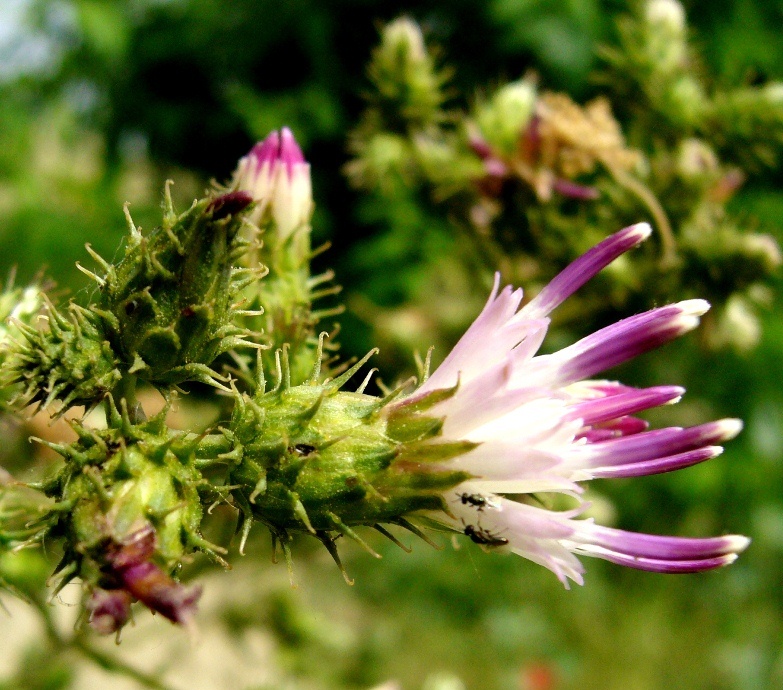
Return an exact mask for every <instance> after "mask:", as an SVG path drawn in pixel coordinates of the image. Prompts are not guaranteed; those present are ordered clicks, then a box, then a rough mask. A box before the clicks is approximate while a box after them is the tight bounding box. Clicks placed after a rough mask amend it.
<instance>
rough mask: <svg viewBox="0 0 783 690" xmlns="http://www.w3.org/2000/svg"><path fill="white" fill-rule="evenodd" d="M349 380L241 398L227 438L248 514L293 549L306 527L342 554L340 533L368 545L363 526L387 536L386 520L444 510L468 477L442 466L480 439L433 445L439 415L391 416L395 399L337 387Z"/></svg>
mask: <svg viewBox="0 0 783 690" xmlns="http://www.w3.org/2000/svg"><path fill="white" fill-rule="evenodd" d="M354 371H355V369H354V370H351V371H349V372H348V374H349V375H350V374H352V373H354ZM346 380H347V377H346V375H345V374H344V375H343V376H341V377H339V378H338V379H335V380H334V381H332V382H331V383H327V384H324V385H316V384H314V383H308V384H304V385H300V386H294V387H291V388H278V389H276V390H274V391H271V392H268V393H260V394H257V395H256V396H254V397H248V396H239V395H238V396H237V399H236V406H235V409H234V416H233V419H232V422H231V426H230V430H229V432H228V435H227V438H229V439H230V440H231V443H232V444H233V446H234V448H233V454H234V455H236V456H237V457H240V458H241V461H240V462H239V463H238V465H237V466H236V468H235V469H234V470H233V471H232V473H231V476H230V478H229V483H230V484H232V485H235V486H237V488H236V489H235V490H234V496H235V499H236V501H237V505H238V506H239V507H240V509H241V510H242V512H243V514H244V517H245V520H250V519H256V520H259V521H261V522H263V523H264V524H265V525H267V526H268V527H269V529H270V531H271V532H272V535H273V537H274V538H275V539H276V540H279V541H280V542H281V543H282V545H283V548H284V550H286V551H287V549H288V546H287V543H288V541H289V539H290V533H291V532H309V533H311V534H312V535H314V536H315V537H317V538H318V539H319V540H320V541H321V542H322V543H323V544H324V545H325V546H326V547H327V549H328V550H329V552H330V553H331V554H332V555H333V556H335V557H336V551H335V548H334V544H333V541H334V537H335V535H339V534H342V535H345V536H347V537H350V538H352V539H355V540H356V541H358V542H359V543H361V544H362V545H364V542H363V541H362V540H361V538H360V537H359V536H358V535H357V534H356V532H355V531H354V528H355V527H357V526H360V525H367V526H373V527H375V528H376V529H379V531H381V532H382V533H385V530H384V529H383V527H382V526H381V523H395V524H400V525H403V526H406V525H407V523H406V521H405V517H406V516H407V515H409V514H410V513H411V512H413V511H418V510H435V511H439V510H442V509H447V508H446V507H445V505H444V503H443V491H444V490H446V489H448V488H450V487H453V486H455V485H457V484H458V483H459V482H461V481H464V479H465V478H466V477H467V475H466V474H465V473H464V472H462V471H459V470H452V469H444V468H443V467H440V466H438V464H437V463H439V462H443V461H444V460H447V459H449V458H452V457H454V456H456V455H460V454H462V453H465V452H467V451H468V450H470V449H471V448H473V447H474V444H472V443H463V442H458V443H434V442H430V443H428V442H427V441H432V440H433V439H434V437H435V436H437V435H438V433H439V431H440V426H441V420H439V419H438V418H435V417H427V416H424V415H420V414H418V413H414V412H413V411H410V410H408V409H406V410H403V411H400V412H398V413H391V414H386V413H385V412H384V406H385V404H386V402H388V401H385V400H381V399H379V398H375V397H373V396H369V395H364V394H362V393H347V392H340V391H339V387H340V385H342V383H344V382H345V381H346ZM417 409H418V408H417ZM247 524H248V525H249V523H247ZM338 563H339V561H338Z"/></svg>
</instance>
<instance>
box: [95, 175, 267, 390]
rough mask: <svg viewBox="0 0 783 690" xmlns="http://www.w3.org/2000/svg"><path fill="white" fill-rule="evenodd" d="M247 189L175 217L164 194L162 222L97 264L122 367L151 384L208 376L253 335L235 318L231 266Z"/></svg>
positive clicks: (107, 324) (101, 310) (103, 309)
mask: <svg viewBox="0 0 783 690" xmlns="http://www.w3.org/2000/svg"><path fill="white" fill-rule="evenodd" d="M252 201H253V200H252V198H251V196H250V195H249V194H248V193H247V192H243V191H233V192H229V193H227V194H220V195H210V196H208V197H206V198H204V199H201V200H199V201H196V202H194V204H193V206H192V207H191V208H190V209H188V210H187V211H185V213H182V214H180V215H177V214H176V213H175V212H174V209H173V207H172V205H171V199H170V197H169V195H168V190H167V194H166V213H165V217H164V220H163V225H162V226H161V227H159V228H156V229H155V230H154V231H152V232H151V233H149V235H142V234H141V232H140V231H139V230H138V229H137V228H136V227H135V226H134V225H133V222H132V221H131V220H130V216H128V222H129V225H130V237H129V238H128V243H127V246H126V249H125V255H124V256H123V257H122V259H121V260H120V261H119V262H118V263H117V264H116V265H113V266H112V265H109V264H107V263H106V262H103V261H102V260H101V259H100V257H97V255H94V256H96V257H97V260H99V261H101V262H102V265H103V267H104V269H105V271H106V273H105V276H104V277H103V278H100V277H98V276H93V277H94V278H95V280H96V281H97V282H98V283H99V285H100V286H101V296H100V301H99V303H98V305H97V306H96V307H94V308H93V309H92V311H93V312H94V313H96V314H98V315H99V316H100V317H101V318H102V319H103V328H104V331H105V332H106V334H107V338H108V339H109V341H110V342H111V345H112V347H113V349H114V350H115V352H116V353H117V354H118V356H119V358H120V359H121V360H122V361H123V363H124V366H125V367H126V368H127V370H128V371H129V372H130V373H132V374H136V375H137V376H139V377H140V378H142V379H144V380H147V381H150V382H152V383H155V384H176V383H180V382H182V381H187V380H200V381H202V382H204V383H211V382H213V381H214V374H213V372H212V371H211V370H210V369H209V365H210V364H211V363H212V362H213V361H214V359H215V358H216V357H217V356H218V355H220V354H222V353H223V352H226V351H227V350H230V349H232V348H234V347H237V346H241V345H246V344H250V343H248V342H247V341H245V340H244V339H243V338H244V337H245V336H251V334H250V333H249V332H248V331H247V330H246V329H243V328H239V327H237V326H236V325H235V324H234V322H233V314H234V312H233V310H234V307H233V306H232V305H233V304H234V302H235V301H236V299H237V296H238V293H239V291H240V290H241V287H242V286H241V284H240V281H239V276H238V275H237V274H236V272H235V271H234V268H233V266H232V264H233V261H234V260H235V258H236V255H237V252H239V251H241V246H240V244H241V243H240V240H239V237H238V234H239V229H240V227H241V226H242V222H243V216H244V214H245V209H246V208H248V207H249V206H250V204H251V203H252Z"/></svg>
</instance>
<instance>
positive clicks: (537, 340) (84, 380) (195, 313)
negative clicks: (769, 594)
mask: <svg viewBox="0 0 783 690" xmlns="http://www.w3.org/2000/svg"><path fill="white" fill-rule="evenodd" d="M514 107H516V106H514ZM312 205H313V202H312V196H311V189H310V179H309V165H308V164H307V163H306V162H305V160H304V157H303V156H302V154H301V151H300V150H299V148H298V146H297V144H296V142H295V140H294V139H293V135H292V134H291V132H290V131H288V130H283V131H282V132H281V133H277V132H274V133H272V134H271V135H270V136H269V137H268V138H267V139H266V140H265V141H263V142H261V143H260V144H259V145H257V146H256V147H255V148H254V149H253V150H252V151H251V152H250V153H249V154H248V155H247V156H246V157H245V158H243V159H242V160H241V161H240V163H239V167H238V170H237V172H236V174H235V176H234V178H233V180H232V181H230V182H229V183H228V184H227V185H226V186H225V187H219V188H217V187H216V188H214V189H212V190H209V191H207V192H206V194H205V195H204V197H203V198H201V199H198V200H196V201H194V203H193V204H192V206H191V207H190V208H189V209H187V210H186V211H184V212H181V213H178V212H177V211H176V210H175V209H174V207H173V204H172V201H171V196H170V194H169V192H168V186H167V188H166V192H165V194H164V203H163V219H162V223H161V225H160V227H158V228H156V229H155V230H153V231H152V232H149V233H146V232H143V231H142V230H141V229H139V228H137V227H136V225H135V224H134V223H133V221H132V219H131V217H130V214H129V213H128V210H127V208H126V215H127V217H128V236H127V238H126V240H125V244H124V250H123V252H121V253H120V254H119V258H118V259H117V260H116V261H114V262H108V261H106V260H104V259H103V258H101V257H100V256H98V255H97V254H95V253H94V252H91V254H92V255H93V258H94V260H95V263H96V264H97V267H96V268H95V269H94V271H93V270H88V269H84V271H85V273H87V274H88V275H89V276H90V278H92V280H93V281H94V282H95V283H96V287H95V290H94V291H93V293H92V295H91V297H90V299H89V300H88V301H87V302H86V303H85V304H76V303H74V302H71V303H68V304H66V305H62V304H54V303H53V302H52V298H51V297H50V296H47V295H46V294H45V293H44V292H43V291H42V290H41V289H40V288H30V289H28V290H25V291H20V290H13V289H11V290H10V291H9V292H7V293H6V295H5V297H4V300H5V301H4V302H3V304H5V303H6V302H7V303H8V307H7V308H6V313H7V314H10V316H9V318H8V320H7V324H6V331H5V332H4V336H3V337H4V340H3V351H2V365H1V366H2V368H1V373H2V377H3V380H4V382H5V384H6V385H7V386H9V387H10V388H11V390H13V391H14V392H15V396H14V397H13V399H11V400H10V401H9V402H8V405H9V407H10V408H11V409H13V410H15V413H16V414H19V415H25V414H28V413H29V412H30V411H32V410H31V408H33V407H34V408H39V409H41V410H43V412H45V413H48V414H50V415H51V416H53V417H59V416H62V415H64V414H65V413H66V412H68V411H71V410H73V409H74V408H84V410H85V411H86V412H90V414H89V415H87V414H85V415H83V416H82V417H81V418H78V414H77V417H76V418H74V417H73V416H71V417H70V421H69V423H70V424H71V427H72V429H73V431H74V432H75V434H76V440H74V441H72V442H70V443H66V442H54V441H48V440H41V439H38V442H39V443H43V444H45V445H47V446H49V447H50V448H51V449H53V450H54V451H56V452H57V453H58V454H59V456H60V457H61V462H60V463H59V464H57V465H55V466H52V467H50V468H48V469H47V472H46V476H44V477H43V478H42V479H41V480H40V481H37V482H26V483H25V482H22V481H21V480H17V479H14V478H13V477H11V475H9V474H7V473H5V474H3V476H2V486H1V487H0V493H1V496H2V508H3V510H2V511H0V538H1V541H2V546H3V549H4V550H5V551H6V552H7V553H8V555H9V557H13V555H14V554H17V555H19V552H22V551H24V550H25V549H28V548H30V547H33V546H36V545H40V544H43V543H46V545H47V549H48V550H49V551H51V550H52V549H53V548H54V549H55V551H58V552H59V562H57V563H56V564H55V563H52V577H51V578H50V585H51V593H52V595H55V594H56V593H57V592H59V591H60V590H62V588H63V587H64V586H65V585H66V584H68V583H70V582H74V581H78V582H80V583H81V588H82V591H83V598H82V608H83V616H82V623H81V625H85V624H88V625H89V626H90V627H91V628H93V629H94V630H95V631H97V632H98V633H102V634H111V633H119V631H120V630H121V629H122V628H123V626H125V625H126V624H127V623H128V621H129V620H130V619H131V617H132V608H133V606H134V603H136V602H138V604H139V605H140V606H143V607H146V608H147V609H149V610H150V611H152V612H155V613H157V614H159V615H161V616H163V617H164V618H167V619H169V620H170V621H172V622H173V623H175V624H179V625H182V626H192V625H193V624H194V623H195V621H196V620H197V604H198V600H199V596H200V594H201V586H200V585H199V584H186V583H183V582H180V581H179V579H178V573H179V572H180V567H181V566H182V565H183V564H184V563H187V562H189V561H191V560H192V559H193V558H194V557H196V555H197V554H202V557H204V558H207V559H209V560H211V561H212V562H214V563H216V564H218V565H221V566H228V564H229V559H230V558H233V556H231V555H229V551H228V550H227V547H228V546H229V545H228V544H225V543H220V544H215V543H211V542H210V541H209V540H208V539H207V538H205V536H204V534H203V530H204V520H205V516H206V514H207V513H208V512H209V509H210V508H211V507H213V506H215V505H223V506H225V507H226V508H227V510H229V511H231V512H232V513H233V515H234V516H235V518H236V521H237V532H238V533H239V535H240V536H239V538H238V541H239V551H240V553H242V552H244V550H245V547H246V540H247V537H248V534H249V532H250V530H251V529H252V528H253V526H254V525H255V524H257V523H260V524H261V525H263V526H264V527H265V528H266V529H268V531H269V533H270V534H271V537H272V541H273V543H274V544H275V546H276V547H277V546H279V547H280V549H281V550H282V552H283V554H284V555H285V558H286V560H287V561H288V566H289V568H293V565H292V563H293V555H292V540H293V537H294V535H297V534H303V535H311V536H312V537H314V538H315V539H317V540H319V541H320V542H321V543H322V544H323V546H324V547H325V548H326V550H327V551H328V552H329V553H330V554H331V556H332V557H333V558H334V560H335V562H336V563H337V564H338V566H339V567H340V569H341V571H342V572H343V575H344V576H345V578H346V580H348V581H349V582H350V578H349V577H348V575H347V573H346V571H345V569H344V568H343V566H342V564H341V561H340V556H339V554H338V549H337V543H338V541H337V540H338V537H346V538H348V539H351V540H353V541H355V542H357V543H358V544H360V545H361V546H362V547H363V548H365V549H366V550H367V551H369V552H370V553H371V554H373V555H375V556H378V554H377V553H376V551H375V549H374V548H373V546H372V539H371V537H370V536H368V534H369V530H368V529H367V528H372V529H374V530H375V531H376V532H377V533H379V534H380V535H382V536H384V537H386V538H388V539H390V540H391V541H393V542H394V543H395V544H398V545H399V546H402V547H403V548H406V549H407V547H406V546H404V545H403V544H402V542H401V541H400V540H399V536H398V535H399V530H407V531H409V532H412V533H413V534H415V535H417V536H419V537H421V538H422V539H424V540H425V541H428V542H432V541H433V537H434V538H436V539H437V533H438V532H445V533H446V534H451V535H454V536H456V537H463V538H466V539H470V540H472V541H473V542H475V543H477V544H480V545H481V546H482V547H483V548H485V549H486V550H488V551H497V552H505V551H511V552H514V553H517V554H520V555H522V556H524V557H526V558H528V559H530V560H532V561H535V562H537V563H539V564H541V565H544V566H545V567H547V568H549V569H550V570H552V571H553V572H554V573H555V574H556V575H557V577H558V578H559V579H560V580H561V581H562V582H563V584H565V585H566V586H567V585H568V582H569V580H573V581H576V582H578V583H580V584H581V583H582V581H583V567H582V565H581V563H580V561H579V560H578V559H577V558H576V556H577V555H586V556H594V557H598V558H603V559H606V560H609V561H613V562H615V563H619V564H622V565H627V566H630V567H632V568H639V569H643V570H650V571H656V572H675V573H680V572H694V571H701V570H707V569H712V568H716V567H719V566H723V565H726V564H728V563H731V562H732V561H733V560H734V559H735V558H736V557H737V555H738V554H739V553H740V552H741V551H742V550H743V549H744V548H745V547H746V546H747V544H748V540H747V539H746V538H745V537H741V536H734V535H729V536H718V537H710V538H683V537H667V536H653V535H645V534H634V533H630V532H626V531H622V530H617V529H614V528H610V527H603V526H599V525H597V524H595V522H594V521H593V520H592V519H591V518H586V517H582V516H583V514H584V513H585V511H586V510H587V508H588V504H587V502H585V501H583V500H582V498H581V495H582V483H583V482H585V481H588V480H590V479H593V478H599V477H634V476H641V475H648V474H655V473H661V472H669V471H672V470H676V469H680V468H683V467H687V466H690V465H693V464H696V463H699V462H702V461H705V460H708V459H711V458H714V457H715V456H717V455H718V454H719V453H720V450H721V449H720V446H719V445H717V444H719V443H721V442H723V441H726V440H728V439H730V438H732V437H733V436H734V435H735V434H736V433H737V432H738V431H739V430H740V428H741V424H740V422H738V421H737V420H731V419H728V420H721V421H717V422H711V423H707V424H702V425H700V426H696V427H691V428H685V429H684V428H679V427H672V428H665V429H658V430H655V431H647V430H646V428H647V424H646V422H644V421H642V420H641V419H639V418H637V417H636V416H634V415H636V414H637V413H638V412H640V411H643V410H646V409H649V408H652V407H656V406H660V405H666V404H670V403H673V402H676V401H677V400H679V398H680V397H681V396H682V394H683V392H684V391H683V389H681V388H679V387H677V386H658V387H653V388H647V389H637V388H632V387H628V386H625V385H622V384H620V383H617V382H613V381H606V380H594V379H593V378H592V377H594V376H595V375H597V374H600V373H601V372H602V371H604V370H606V369H609V368H611V367H613V366H615V365H617V364H620V363H621V362H624V361H626V360H628V359H631V358H633V357H636V356H637V355H640V354H642V353H644V352H646V351H648V350H650V349H653V348H656V347H658V346H660V345H663V344H664V343H666V342H668V341H669V340H672V339H673V338H676V337H678V336H680V335H682V334H684V333H685V332H687V331H689V330H691V329H693V328H694V327H695V326H696V325H697V324H698V321H699V317H700V316H701V315H702V314H704V313H705V312H706V310H707V309H708V304H707V303H706V302H705V301H703V300H699V299H691V300H686V301H684V302H679V303H676V304H672V305H670V306H665V307H659V308H656V309H653V310H651V311H648V312H644V313H640V314H637V315H635V316H631V317H629V318H626V319H624V320H621V321H619V322H618V323H616V324H614V325H611V326H608V327H606V328H604V329H602V330H599V331H597V332H596V333H594V334H592V335H589V336H587V337H586V338H584V339H582V340H580V341H579V342H577V343H575V344H573V345H571V346H569V347H567V348H565V349H563V350H561V351H559V352H556V353H554V354H549V355H536V352H537V350H538V348H539V346H540V345H541V343H542V341H543V339H544V336H545V335H546V332H547V328H548V325H549V321H550V314H551V313H552V312H553V310H555V309H556V308H557V307H558V306H559V305H560V304H561V303H563V302H564V301H565V300H566V299H567V298H569V297H570V296H571V295H572V294H573V293H575V292H576V291H577V290H578V289H579V288H581V287H582V286H583V285H584V284H585V283H587V282H588V281H589V280H590V279H591V278H593V277H594V276H595V275H596V274H597V273H598V272H599V271H601V270H602V269H603V268H605V267H606V266H608V265H609V264H611V263H612V262H613V261H615V260H616V259H618V258H619V257H620V256H621V255H623V254H626V253H627V252H630V251H631V250H632V249H634V248H635V247H636V246H637V245H639V244H640V243H641V242H642V241H643V240H644V239H646V238H647V237H648V236H649V235H650V233H651V228H650V227H649V226H648V225H646V224H644V223H642V224H637V225H633V226H630V227H628V228H626V229H624V230H621V231H620V232H618V233H616V234H614V235H611V236H609V237H608V238H606V239H604V240H603V241H602V242H600V243H599V244H597V245H596V246H595V247H594V248H592V249H590V250H589V251H588V252H587V253H586V254H584V256H582V257H581V258H579V259H577V260H576V261H575V262H574V263H572V264H571V265H570V266H568V267H567V268H566V269H565V270H564V271H563V272H561V273H560V274H559V275H558V276H556V277H555V278H554V279H553V280H552V281H551V282H550V283H549V285H548V286H547V287H545V288H544V289H542V290H541V291H540V292H538V294H537V295H536V296H535V297H533V299H531V300H528V301H527V302H526V303H525V304H524V305H523V304H522V302H523V295H522V292H521V290H514V289H513V288H511V287H510V286H508V287H504V288H502V289H501V288H500V278H499V277H496V281H495V287H494V289H493V291H492V293H491V295H490V297H489V299H488V301H487V303H486V306H485V307H484V309H483V311H482V312H481V313H480V314H479V316H478V317H477V318H476V320H475V321H474V323H473V324H472V325H471V326H470V327H469V328H468V329H467V331H466V333H465V334H464V336H463V337H462V339H461V340H460V341H459V343H458V344H457V345H456V346H455V347H454V349H453V350H452V351H451V353H450V354H448V355H447V356H446V358H445V359H444V360H443V362H442V363H441V364H440V365H439V366H438V367H436V368H434V370H433V371H432V372H431V373H430V358H429V357H428V358H427V360H426V361H425V362H422V363H421V371H420V376H419V377H418V379H414V380H408V381H404V382H402V383H401V384H400V385H398V386H396V387H395V388H393V389H386V390H384V392H383V393H382V394H380V395H376V394H373V393H370V392H368V389H369V387H370V385H371V379H372V376H373V371H370V372H369V373H367V374H366V375H365V376H364V378H363V380H362V382H361V383H360V384H359V385H358V386H356V385H354V384H352V381H354V377H355V376H356V375H358V374H360V373H361V372H362V370H363V369H364V367H365V364H366V363H367V361H368V360H369V359H370V358H371V357H372V356H373V355H374V354H375V351H374V350H373V351H371V352H370V353H368V354H367V355H366V356H365V357H363V358H362V359H360V360H359V361H356V362H351V361H342V362H341V361H340V359H339V355H337V356H336V355H335V349H336V346H335V345H334V344H333V343H331V344H330V347H331V350H329V349H328V348H327V343H328V342H329V336H328V334H327V333H326V332H325V331H324V332H321V333H320V334H318V333H317V326H318V323H319V321H320V320H321V319H322V318H323V315H324V313H328V312H325V311H324V309H323V308H319V307H318V305H317V301H318V299H319V297H321V296H323V293H324V288H318V285H319V284H323V283H326V282H328V281H329V280H330V279H331V274H326V275H325V276H316V277H313V276H311V275H310V266H309V262H310V258H311V256H312V251H311V249H310V242H309V219H310V214H311V211H312ZM326 292H327V293H330V294H331V293H332V292H333V289H332V288H326ZM39 310H40V314H39V315H38V317H37V318H31V316H33V315H34V314H36V313H38V312H39ZM142 386H146V387H154V388H155V389H157V390H158V391H159V392H160V393H161V394H162V395H163V396H164V398H165V399H166V401H167V404H166V405H165V406H164V408H163V410H162V411H161V412H159V413H157V414H154V415H149V416H148V412H147V411H146V410H145V409H144V405H143V404H142V402H140V399H141V398H140V396H139V395H138V392H139V389H140V388H141V387H142ZM179 391H184V392H191V393H192V394H194V395H195V394H199V395H201V396H202V397H205V398H206V399H207V400H209V401H211V402H212V404H213V406H214V408H215V410H216V411H217V415H218V417H219V419H218V422H217V423H216V424H215V425H214V426H212V427H211V428H209V429H206V430H204V429H201V428H189V429H175V428H174V427H173V426H172V425H171V423H170V420H169V416H168V413H169V411H170V408H171V405H172V404H173V401H174V398H175V397H176V395H177V393H178V392H179ZM205 391H206V392H205ZM96 415H97V416H96ZM556 494H562V495H564V496H565V497H566V498H567V499H568V500H570V501H571V503H572V505H571V506H570V507H568V508H565V509H559V508H554V507H553V508H547V507H543V505H545V504H543V503H542V497H544V496H546V495H556ZM55 545H56V547H55ZM226 577H230V575H226ZM42 610H45V607H44V609H42ZM85 622H86V623H85Z"/></svg>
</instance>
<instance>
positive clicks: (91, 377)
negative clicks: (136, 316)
mask: <svg viewBox="0 0 783 690" xmlns="http://www.w3.org/2000/svg"><path fill="white" fill-rule="evenodd" d="M47 308H48V311H47V314H46V316H47V318H46V320H45V326H44V328H42V329H41V330H39V329H37V328H33V327H32V326H30V325H27V324H25V323H23V322H22V321H15V322H14V325H13V328H14V330H16V331H18V332H19V333H20V335H21V337H19V338H18V339H17V340H15V341H10V342H9V344H8V349H7V351H6V356H5V359H4V361H3V365H2V384H3V385H4V386H17V387H18V391H17V392H18V395H17V397H16V398H15V399H13V400H12V401H11V403H12V404H13V403H15V402H16V403H17V404H19V405H22V406H25V405H29V404H31V403H39V404H40V405H41V407H44V408H46V407H49V406H50V405H51V404H52V403H53V402H54V401H55V400H56V401H59V402H60V403H61V404H62V408H61V411H63V412H64V411H65V410H66V409H67V408H68V407H70V406H72V405H91V404H94V403H95V402H96V401H97V400H100V399H101V398H103V397H104V396H105V395H106V393H108V392H109V391H111V390H112V388H114V386H115V385H116V384H117V383H118V382H119V380H120V377H121V374H120V370H119V366H120V362H118V361H117V358H116V357H115V354H114V351H113V349H112V347H111V345H110V343H109V342H108V340H107V338H106V335H105V332H104V329H103V327H102V323H101V319H100V318H99V317H97V316H96V315H95V314H93V313H92V312H90V311H88V310H86V309H83V308H81V307H79V306H77V305H74V304H71V305H69V309H68V312H66V313H62V312H60V311H59V310H58V309H57V308H56V307H54V306H53V305H52V304H51V303H47Z"/></svg>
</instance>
